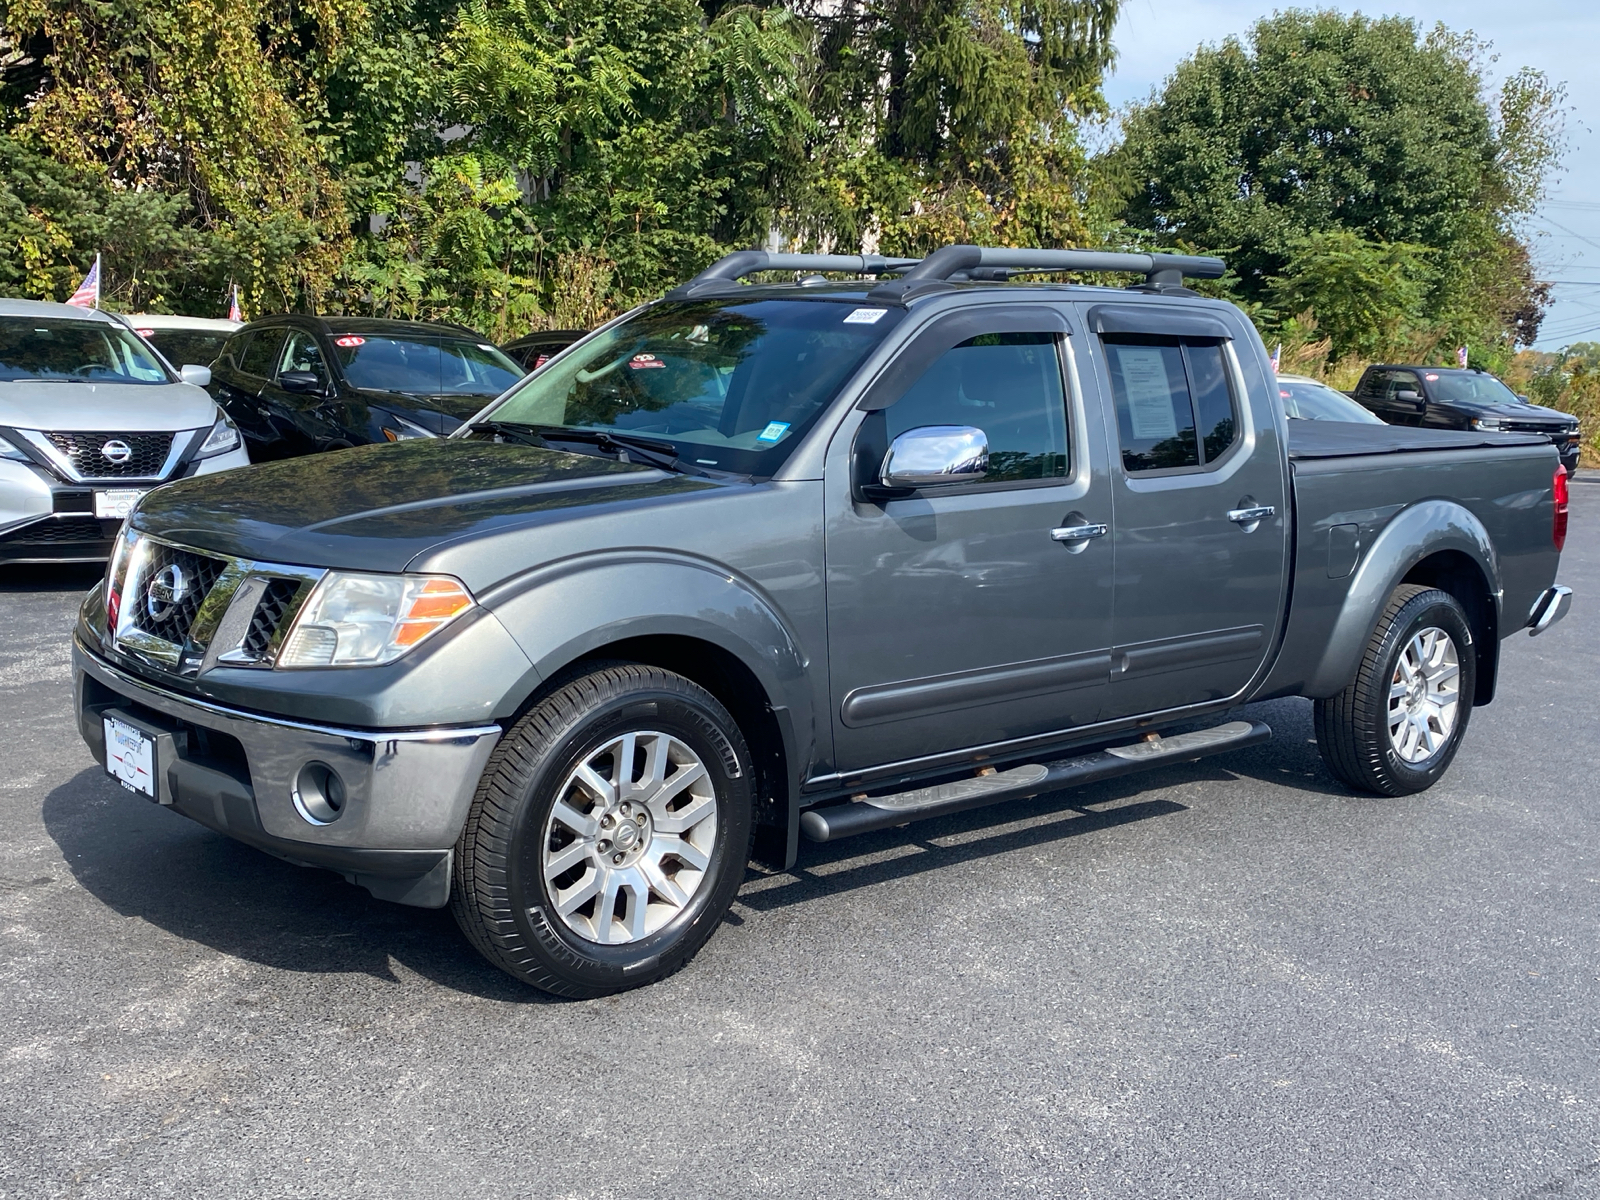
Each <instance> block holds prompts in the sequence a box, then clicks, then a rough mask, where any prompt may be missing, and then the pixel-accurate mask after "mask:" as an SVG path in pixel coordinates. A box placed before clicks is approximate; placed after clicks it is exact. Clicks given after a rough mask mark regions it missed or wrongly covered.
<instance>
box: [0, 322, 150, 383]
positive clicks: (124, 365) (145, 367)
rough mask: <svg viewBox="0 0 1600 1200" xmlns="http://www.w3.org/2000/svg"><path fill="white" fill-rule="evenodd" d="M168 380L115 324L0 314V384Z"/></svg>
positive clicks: (146, 349)
mask: <svg viewBox="0 0 1600 1200" xmlns="http://www.w3.org/2000/svg"><path fill="white" fill-rule="evenodd" d="M19 379H40V380H59V381H64V382H71V383H141V384H142V383H160V384H165V383H171V382H172V380H171V379H170V378H168V376H167V372H166V370H165V369H164V368H163V367H162V366H161V363H160V362H159V361H157V359H156V356H155V355H154V354H151V353H150V349H149V347H147V346H146V345H145V344H144V343H143V342H141V341H140V340H139V339H138V338H137V337H135V336H134V334H133V333H132V332H131V331H130V330H127V329H124V328H123V327H122V326H120V325H112V324H109V323H107V322H105V321H74V320H72V319H71V318H67V319H62V318H60V317H0V383H15V382H17V381H18V380H19Z"/></svg>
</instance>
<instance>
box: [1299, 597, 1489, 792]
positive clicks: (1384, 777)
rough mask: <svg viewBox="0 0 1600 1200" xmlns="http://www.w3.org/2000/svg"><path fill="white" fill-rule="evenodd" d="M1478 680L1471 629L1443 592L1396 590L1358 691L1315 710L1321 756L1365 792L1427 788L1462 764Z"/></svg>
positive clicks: (1366, 660) (1458, 606)
mask: <svg viewBox="0 0 1600 1200" xmlns="http://www.w3.org/2000/svg"><path fill="white" fill-rule="evenodd" d="M1476 682H1477V651H1476V649H1475V647H1474V646H1473V642H1472V627H1471V625H1470V623H1469V622H1468V620H1467V614H1466V612H1465V611H1464V610H1463V609H1462V607H1461V604H1460V602H1458V601H1457V600H1456V598H1455V597H1454V596H1452V595H1450V593H1448V592H1442V591H1439V590H1438V589H1437V588H1426V587H1419V586H1417V585H1415V584H1404V585H1402V586H1400V587H1398V588H1396V589H1395V590H1394V594H1393V595H1392V596H1390V597H1389V603H1388V604H1387V605H1385V606H1384V610H1383V614H1382V616H1380V617H1379V618H1378V626H1377V628H1376V629H1374V630H1373V632H1372V638H1371V640H1370V641H1369V642H1368V643H1367V649H1366V653H1365V654H1364V655H1362V659H1361V667H1360V669H1359V670H1358V671H1357V672H1356V677H1355V679H1354V680H1353V681H1352V682H1351V684H1350V686H1349V687H1347V688H1345V689H1344V691H1342V692H1340V693H1339V694H1338V695H1337V696H1333V697H1331V698H1329V699H1327V700H1318V701H1317V702H1316V704H1315V706H1314V713H1315V722H1316V732H1317V750H1318V751H1319V752H1320V753H1321V755H1322V761H1323V762H1325V763H1327V764H1328V769H1329V770H1331V771H1332V772H1333V773H1334V774H1335V775H1336V776H1338V777H1339V779H1340V780H1342V781H1343V782H1345V783H1347V784H1349V785H1350V786H1351V787H1353V788H1358V789H1360V790H1362V791H1367V792H1376V793H1378V794H1379V795H1383V796H1406V795H1410V794H1412V793H1414V792H1420V791H1424V790H1426V789H1427V788H1430V787H1432V786H1433V785H1434V784H1435V783H1437V782H1438V780H1439V777H1440V776H1442V775H1443V774H1444V773H1445V770H1446V769H1447V768H1448V767H1449V766H1450V761H1451V760H1452V759H1453V758H1455V755H1456V748H1457V747H1458V746H1460V745H1461V738H1462V736H1463V735H1464V734H1465V733H1466V730H1467V718H1468V717H1469V716H1470V715H1471V713H1472V697H1473V693H1474V688H1475V686H1476Z"/></svg>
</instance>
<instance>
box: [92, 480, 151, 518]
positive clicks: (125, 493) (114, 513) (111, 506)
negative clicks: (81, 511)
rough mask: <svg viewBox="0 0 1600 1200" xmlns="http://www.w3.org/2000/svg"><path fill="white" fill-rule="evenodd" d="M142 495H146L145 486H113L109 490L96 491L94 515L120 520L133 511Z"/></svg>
mask: <svg viewBox="0 0 1600 1200" xmlns="http://www.w3.org/2000/svg"><path fill="white" fill-rule="evenodd" d="M142 495H144V489H143V488H112V489H110V490H109V491H104V492H96V493H95V494H94V515H95V516H97V517H99V518H100V519H101V520H108V519H109V520H116V521H120V520H122V519H123V518H125V517H126V516H127V515H128V513H129V512H131V511H132V509H133V506H134V505H135V504H137V503H138V501H139V497H140V496H142Z"/></svg>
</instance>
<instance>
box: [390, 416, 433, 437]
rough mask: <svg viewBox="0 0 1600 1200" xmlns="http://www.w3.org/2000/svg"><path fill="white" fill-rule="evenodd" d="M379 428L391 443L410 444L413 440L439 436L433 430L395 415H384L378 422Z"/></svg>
mask: <svg viewBox="0 0 1600 1200" xmlns="http://www.w3.org/2000/svg"><path fill="white" fill-rule="evenodd" d="M378 428H380V429H382V430H383V436H384V437H386V438H388V439H389V440H390V441H391V442H409V441H410V440H411V439H412V438H431V437H438V436H439V435H438V434H437V433H435V432H434V431H433V430H431V429H424V428H423V427H422V426H421V425H418V424H417V423H416V422H414V421H408V420H406V419H405V418H404V417H397V416H395V415H394V414H393V413H384V414H383V416H382V417H381V418H380V419H379V421H378Z"/></svg>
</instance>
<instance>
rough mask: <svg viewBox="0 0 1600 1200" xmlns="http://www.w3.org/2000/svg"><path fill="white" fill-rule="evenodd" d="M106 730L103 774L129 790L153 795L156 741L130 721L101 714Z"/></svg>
mask: <svg viewBox="0 0 1600 1200" xmlns="http://www.w3.org/2000/svg"><path fill="white" fill-rule="evenodd" d="M102 720H103V721H104V722H105V730H106V774H107V775H109V776H111V778H113V779H115V780H116V781H117V782H118V783H120V784H121V785H122V786H123V787H125V788H127V789H128V790H129V791H130V792H143V793H144V794H145V795H146V796H149V797H150V798H151V799H152V800H154V799H155V795H156V744H155V742H153V741H152V740H151V739H149V738H147V737H145V735H144V734H142V733H140V732H139V731H138V730H137V729H135V728H134V727H133V726H132V725H126V724H124V723H123V722H121V721H119V720H117V719H116V718H115V717H103V718H102Z"/></svg>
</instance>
